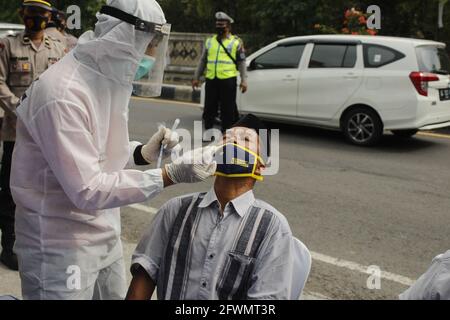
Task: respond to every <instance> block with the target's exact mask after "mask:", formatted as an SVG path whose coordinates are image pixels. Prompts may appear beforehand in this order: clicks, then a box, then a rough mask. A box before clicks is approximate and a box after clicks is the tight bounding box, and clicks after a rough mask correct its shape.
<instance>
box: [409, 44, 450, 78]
mask: <svg viewBox="0 0 450 320" xmlns="http://www.w3.org/2000/svg"><path fill="white" fill-rule="evenodd" d="M416 52H417V59H418V62H419V71H421V72H433V73H440V74H449V73H450V58H449V56H448V55H447V53H446V52H445V49H444V48H438V47H436V46H422V47H418V48H417V49H416Z"/></svg>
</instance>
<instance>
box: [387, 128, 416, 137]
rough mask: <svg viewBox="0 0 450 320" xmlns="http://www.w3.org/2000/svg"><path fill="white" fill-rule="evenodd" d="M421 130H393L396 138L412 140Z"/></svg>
mask: <svg viewBox="0 0 450 320" xmlns="http://www.w3.org/2000/svg"><path fill="white" fill-rule="evenodd" d="M418 131H419V130H417V129H409V130H392V133H393V134H394V136H396V137H399V138H405V139H408V138H412V137H413V136H414V135H415V134H416V133H417V132H418Z"/></svg>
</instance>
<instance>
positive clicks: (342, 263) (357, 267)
mask: <svg viewBox="0 0 450 320" xmlns="http://www.w3.org/2000/svg"><path fill="white" fill-rule="evenodd" d="M129 207H131V208H133V209H136V210H140V211H143V212H147V213H150V214H156V213H157V212H158V210H157V209H155V208H152V207H150V206H145V205H142V204H133V205H131V206H129ZM311 257H312V258H313V260H317V261H320V262H324V263H327V264H331V265H333V266H335V267H339V268H345V269H348V270H352V271H358V272H360V273H364V274H367V275H369V274H368V272H367V270H368V268H369V266H364V265H361V264H359V263H357V262H353V261H347V260H343V259H339V258H334V257H330V256H327V255H325V254H322V253H318V252H314V251H311ZM381 278H382V279H385V280H389V281H393V282H397V283H399V284H402V285H404V286H408V287H410V286H411V285H412V284H413V283H414V282H415V280H413V279H410V278H408V277H405V276H401V275H398V274H395V273H391V272H387V271H381Z"/></svg>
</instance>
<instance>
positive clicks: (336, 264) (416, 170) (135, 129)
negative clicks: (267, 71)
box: [0, 98, 450, 299]
mask: <svg viewBox="0 0 450 320" xmlns="http://www.w3.org/2000/svg"><path fill="white" fill-rule="evenodd" d="M176 118H180V119H181V125H180V127H182V128H186V129H189V130H192V127H193V122H194V121H196V120H200V118H201V111H200V110H199V109H198V107H197V106H195V105H191V104H183V103H176V102H172V101H160V100H148V99H136V98H133V100H132V102H131V105H130V135H131V138H132V139H136V140H139V141H141V142H146V141H147V139H148V138H149V137H150V136H151V134H153V133H154V132H155V131H156V130H157V125H158V123H160V122H165V123H166V124H167V125H169V126H171V125H172V123H173V121H174V120H175V119H176ZM269 125H270V126H271V127H272V128H279V129H280V170H279V173H278V174H277V175H275V176H270V177H267V178H266V180H265V181H264V182H263V183H258V184H257V187H256V189H255V194H256V196H257V197H258V198H260V199H263V200H265V201H267V202H269V203H270V204H272V205H273V206H274V207H276V208H277V209H278V210H279V211H281V212H282V213H283V214H284V215H285V216H286V217H287V219H288V221H289V223H290V226H291V229H292V232H293V234H294V235H295V236H296V237H298V238H299V239H300V240H302V241H303V242H304V243H305V244H306V245H307V246H308V248H309V249H310V251H311V252H312V253H313V264H312V270H311V274H310V278H309V280H308V283H307V285H306V289H305V291H306V293H307V294H308V295H309V298H329V299H396V297H397V295H398V294H399V293H401V292H402V291H404V290H405V289H406V288H407V287H408V284H410V283H411V282H412V281H413V280H414V279H417V278H418V277H419V276H420V275H421V274H422V273H423V272H424V271H425V270H426V269H427V267H428V266H429V265H430V262H431V260H432V258H433V257H434V256H436V255H437V254H439V253H442V252H444V251H446V250H448V249H450V236H449V229H448V228H449V227H448V225H449V221H450V218H449V208H450V197H449V190H450V170H449V168H450V164H449V159H450V136H446V135H438V136H430V135H420V136H417V137H416V138H414V139H411V140H400V139H398V138H395V137H393V136H386V137H385V138H384V139H383V140H382V142H381V143H380V145H379V146H377V147H374V148H361V147H355V146H352V145H348V144H347V143H346V142H345V141H344V139H343V137H342V136H341V134H339V133H337V132H330V131H324V130H321V129H313V128H305V127H298V126H292V125H283V124H276V123H270V124H269ZM143 169H145V168H143ZM212 182H213V181H212V179H211V180H209V181H208V182H204V183H200V184H197V185H178V186H174V187H171V188H168V189H166V190H165V191H164V192H163V193H162V194H161V195H159V196H158V197H156V198H155V199H153V200H152V201H150V202H148V203H144V204H141V205H138V206H134V207H127V208H123V210H122V228H123V240H124V241H125V243H126V248H127V250H126V251H127V252H126V257H127V258H128V259H129V256H130V254H131V252H132V250H133V248H134V246H135V243H137V242H138V241H139V238H140V235H141V234H142V231H143V229H144V228H145V227H146V226H147V225H148V224H149V223H150V222H151V220H152V218H153V217H154V212H155V209H157V208H159V207H160V206H161V205H162V204H163V203H164V202H166V201H167V200H169V199H170V198H172V197H175V196H178V195H181V194H187V193H191V192H195V191H206V190H208V189H209V188H210V187H211V186H212ZM372 265H375V266H378V267H379V268H380V269H381V270H382V277H381V279H380V288H379V289H369V288H368V286H367V280H368V277H369V274H367V273H366V272H367V266H372ZM0 279H3V280H2V281H0V294H5V293H10V294H16V296H20V289H19V279H18V275H17V273H12V272H7V271H6V270H5V269H4V268H3V267H1V266H0ZM375 284H376V281H375Z"/></svg>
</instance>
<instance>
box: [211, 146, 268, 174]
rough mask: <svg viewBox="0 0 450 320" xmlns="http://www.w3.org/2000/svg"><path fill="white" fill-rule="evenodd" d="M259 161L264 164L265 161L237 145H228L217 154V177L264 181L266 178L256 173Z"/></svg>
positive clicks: (219, 149)
mask: <svg viewBox="0 0 450 320" xmlns="http://www.w3.org/2000/svg"><path fill="white" fill-rule="evenodd" d="M258 160H259V161H260V162H261V163H262V164H264V161H263V159H262V158H261V157H260V156H259V155H257V154H256V153H255V152H253V151H251V150H249V149H247V148H245V147H242V146H240V145H238V144H235V143H226V144H224V145H223V146H222V147H219V148H218V151H217V152H216V155H215V161H216V162H217V169H216V173H215V175H216V176H222V177H227V178H244V177H250V178H253V179H255V180H258V181H263V180H264V177H262V176H261V175H259V174H256V173H255V171H256V167H257V163H258Z"/></svg>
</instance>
